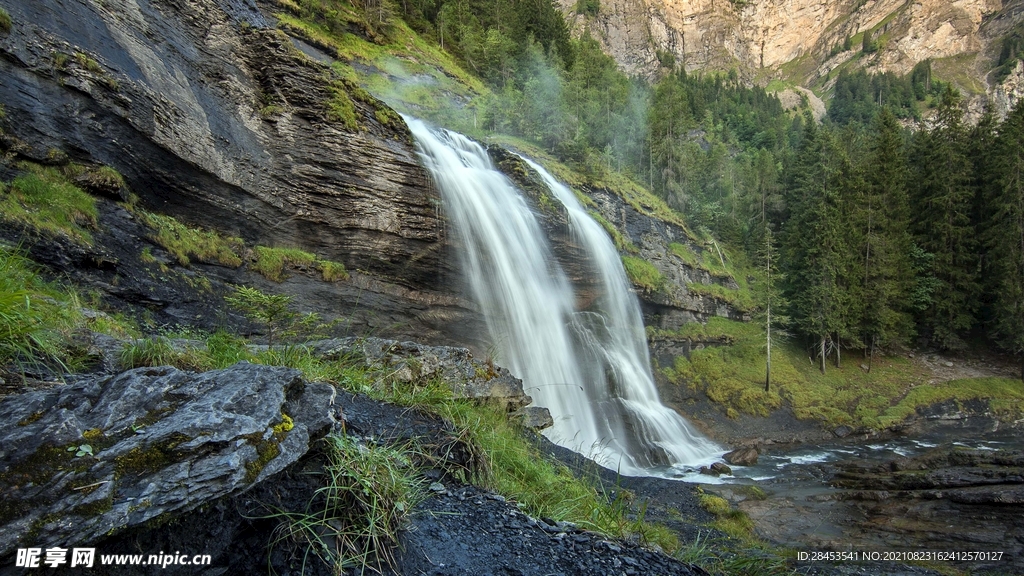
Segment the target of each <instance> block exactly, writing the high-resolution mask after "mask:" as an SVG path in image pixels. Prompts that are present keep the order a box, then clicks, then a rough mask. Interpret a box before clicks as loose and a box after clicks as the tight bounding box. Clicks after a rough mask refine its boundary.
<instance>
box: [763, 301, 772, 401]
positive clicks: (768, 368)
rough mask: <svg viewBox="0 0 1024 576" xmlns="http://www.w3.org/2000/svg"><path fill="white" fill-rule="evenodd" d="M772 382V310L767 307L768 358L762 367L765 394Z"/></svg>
mask: <svg viewBox="0 0 1024 576" xmlns="http://www.w3.org/2000/svg"><path fill="white" fill-rule="evenodd" d="M771 382H772V308H771V305H769V306H768V358H767V359H766V360H765V366H764V391H765V392H767V391H768V389H769V388H770V387H771Z"/></svg>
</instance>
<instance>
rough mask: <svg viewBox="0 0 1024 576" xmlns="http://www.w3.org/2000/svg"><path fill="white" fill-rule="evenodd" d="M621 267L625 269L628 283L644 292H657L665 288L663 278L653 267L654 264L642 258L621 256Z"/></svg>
mask: <svg viewBox="0 0 1024 576" xmlns="http://www.w3.org/2000/svg"><path fill="white" fill-rule="evenodd" d="M622 267H623V268H625V270H626V276H628V277H629V280H630V282H632V283H633V284H634V285H635V286H638V287H640V288H643V289H644V291H646V292H657V291H658V290H661V289H662V288H663V287H664V286H665V277H664V276H662V275H661V272H659V271H658V269H657V268H655V267H654V264H651V263H650V262H648V261H647V260H644V259H643V258H637V257H635V256H623V257H622Z"/></svg>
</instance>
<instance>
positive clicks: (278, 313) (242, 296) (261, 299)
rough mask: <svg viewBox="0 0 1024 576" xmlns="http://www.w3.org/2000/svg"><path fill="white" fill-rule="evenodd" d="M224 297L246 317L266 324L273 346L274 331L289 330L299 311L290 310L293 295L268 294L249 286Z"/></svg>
mask: <svg viewBox="0 0 1024 576" xmlns="http://www.w3.org/2000/svg"><path fill="white" fill-rule="evenodd" d="M224 299H225V300H226V301H227V303H228V304H230V305H231V307H234V308H236V310H238V311H240V312H241V313H242V314H244V315H245V316H246V318H248V319H250V320H252V321H254V322H257V323H259V324H262V325H264V326H266V328H267V339H268V340H269V344H270V345H271V346H272V345H273V336H274V333H278V332H282V331H285V330H287V329H288V328H289V327H290V326H291V325H292V324H293V323H294V322H295V321H296V318H297V317H298V313H295V312H292V311H291V310H289V305H290V304H291V302H292V297H291V296H286V295H284V294H267V293H265V292H260V291H259V290H257V289H255V288H250V287H249V286H240V287H238V288H237V289H236V290H234V294H231V295H228V296H225V297H224Z"/></svg>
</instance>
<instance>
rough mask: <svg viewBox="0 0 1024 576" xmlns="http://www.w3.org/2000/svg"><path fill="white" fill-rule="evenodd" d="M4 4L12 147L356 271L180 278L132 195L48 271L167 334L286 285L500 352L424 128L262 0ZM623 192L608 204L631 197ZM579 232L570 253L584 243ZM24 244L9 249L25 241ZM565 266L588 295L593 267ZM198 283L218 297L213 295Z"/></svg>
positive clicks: (640, 223) (697, 313) (299, 303)
mask: <svg viewBox="0 0 1024 576" xmlns="http://www.w3.org/2000/svg"><path fill="white" fill-rule="evenodd" d="M0 5H3V6H4V8H5V9H6V10H7V11H8V12H9V13H10V15H11V19H12V23H13V24H12V28H11V31H10V32H9V33H8V34H5V35H2V36H0V77H2V78H3V80H2V81H0V103H2V104H3V105H4V107H5V111H6V118H7V120H6V123H5V134H4V135H3V147H4V148H5V149H6V150H7V151H8V153H9V154H12V155H13V157H15V158H24V159H31V160H35V161H38V162H41V163H52V162H53V161H54V158H67V157H70V158H71V159H72V160H74V161H76V162H83V163H89V164H103V165H107V166H111V167H113V168H115V169H116V170H117V171H119V172H120V173H121V174H123V175H124V177H125V180H126V182H127V184H128V187H129V188H130V189H131V191H132V192H133V193H134V194H136V195H138V197H139V205H140V206H141V207H143V208H145V209H146V210H150V211H153V212H158V213H163V214H169V215H172V216H175V217H177V218H178V219H179V220H180V221H182V222H184V223H186V224H188V225H191V226H198V227H202V228H206V229H211V230H215V231H217V232H219V233H222V234H225V235H228V236H237V237H240V238H241V239H242V240H243V241H245V243H246V244H247V245H249V246H254V245H257V244H258V245H263V246H274V247H283V248H300V249H302V250H305V251H308V252H312V253H315V254H316V255H317V256H318V257H320V258H323V259H327V260H334V261H337V262H341V263H343V264H344V265H345V266H346V268H348V270H349V271H350V277H349V278H348V279H346V280H344V281H339V282H320V281H317V280H316V279H313V278H310V277H309V276H310V275H309V274H306V275H303V274H295V275H293V277H291V278H288V279H287V280H286V281H285V283H284V284H283V285H278V284H276V283H275V282H271V281H269V280H267V279H266V278H263V277H261V276H260V275H259V274H255V273H253V272H252V271H251V270H250V269H249V266H246V265H243V266H242V267H240V268H231V267H227V266H220V265H215V264H214V265H209V263H193V264H192V265H191V266H190V267H186V268H185V269H179V267H178V266H177V265H176V264H175V263H174V262H173V258H169V257H166V256H161V254H162V253H161V251H160V249H159V246H152V247H153V248H154V249H155V254H156V255H157V257H158V259H161V258H162V262H163V263H165V264H166V265H167V266H170V267H171V268H172V269H174V270H176V271H177V272H180V273H179V274H177V275H175V274H170V273H166V272H164V271H163V268H164V267H163V266H162V267H161V269H160V271H157V270H156V269H155V268H154V267H153V266H150V265H147V264H146V263H145V261H144V260H145V259H144V258H140V252H141V251H142V250H143V248H144V247H150V246H151V243H149V242H147V240H146V230H145V228H144V227H143V226H141V225H140V223H139V222H138V219H137V218H135V217H134V216H133V214H132V213H130V211H126V210H124V209H123V208H121V207H119V206H118V205H116V204H115V203H114V202H113V200H117V198H113V199H110V200H102V201H101V202H100V230H98V231H97V234H96V238H97V241H96V245H95V246H92V247H72V246H68V245H66V243H63V242H62V241H60V240H57V241H48V242H43V241H39V242H35V243H34V244H32V245H30V246H28V247H29V249H30V250H31V251H32V253H33V257H35V258H36V259H37V260H40V261H43V262H44V263H46V264H47V265H49V266H51V267H52V268H54V269H56V270H57V271H59V272H61V273H66V274H69V275H71V276H72V277H73V278H74V279H75V280H76V282H79V283H80V284H84V285H86V286H87V287H89V288H92V289H96V290H99V291H100V292H102V293H104V294H106V295H108V296H111V297H112V298H114V299H117V300H120V301H122V302H127V303H130V304H141V305H143V306H144V307H146V308H148V309H149V310H151V311H153V312H154V313H155V314H156V320H157V321H158V322H161V323H186V324H189V323H191V324H196V323H198V324H199V325H200V326H202V327H205V328H207V329H212V328H215V327H217V326H218V325H223V323H224V319H223V317H219V316H218V311H217V308H218V303H220V304H222V297H223V295H224V294H226V293H228V292H229V291H230V287H231V286H233V285H239V284H247V285H252V286H255V287H257V288H259V289H261V290H264V291H269V292H275V291H280V292H286V293H288V294H290V295H292V296H293V297H294V298H295V305H296V307H297V308H299V309H302V310H309V311H316V312H319V313H321V314H322V315H323V316H325V317H328V318H331V317H333V318H341V319H342V320H344V322H345V324H346V325H349V326H351V328H352V329H353V331H354V332H357V333H367V332H370V333H374V334H377V335H386V336H396V337H404V338H413V339H416V340H417V341H421V342H431V343H446V344H452V343H460V344H463V345H466V344H469V345H480V346H479V347H480V349H482V347H483V346H484V344H482V343H481V342H478V341H477V339H476V338H477V337H478V336H479V334H481V333H482V331H481V330H480V329H479V315H478V314H477V313H476V312H475V311H474V310H473V305H472V304H471V303H470V302H469V301H468V300H467V299H466V298H464V297H463V294H462V287H461V282H460V277H459V274H458V270H457V269H456V268H457V262H458V258H457V251H458V249H459V247H458V246H454V245H453V244H452V243H451V242H450V241H449V239H448V236H447V235H446V234H445V226H446V224H445V219H444V214H443V207H442V204H441V200H440V197H439V195H438V193H437V191H436V190H435V189H434V187H433V186H432V184H431V182H430V180H429V177H428V175H427V174H426V172H425V171H424V170H423V169H422V167H421V166H420V165H419V163H418V160H417V158H416V153H415V151H414V147H413V142H412V139H411V135H410V134H409V132H408V130H407V128H406V126H405V124H404V122H403V121H402V120H401V119H400V118H399V117H398V116H397V115H395V114H394V112H392V111H391V110H390V109H389V108H387V106H386V105H384V104H383V103H381V102H380V101H377V100H376V99H374V98H372V97H370V96H368V95H366V94H365V93H363V92H361V91H359V90H358V88H357V87H355V86H354V85H353V84H351V83H346V80H345V79H344V77H343V74H337V73H334V72H332V69H331V67H330V58H329V57H328V56H327V55H325V54H323V53H321V52H319V51H318V50H317V49H316V48H314V47H312V46H309V45H306V44H304V43H302V42H301V41H299V40H296V39H293V38H290V37H288V36H287V35H285V34H284V33H282V32H281V31H279V30H276V29H275V28H274V26H273V24H272V22H271V21H270V20H268V17H267V16H266V15H265V14H264V13H263V12H262V11H261V10H260V6H258V5H257V4H256V3H255V2H254V1H253V0H201V1H200V3H199V4H198V5H196V6H191V5H190V6H183V5H180V4H179V3H176V2H159V3H146V2H137V1H136V0H110V1H107V2H102V3H97V2H89V1H86V0H76V1H67V2H32V3H21V2H12V1H10V0H0ZM339 92H344V93H345V94H344V96H346V97H345V98H344V99H345V100H348V101H350V102H351V103H352V107H353V116H354V124H352V123H346V122H345V121H343V120H341V119H339V118H338V117H337V114H336V113H333V112H332V107H333V106H336V101H337V100H338V98H339V96H338V94H339ZM607 196H608V200H607V202H605V204H608V202H614V195H613V194H607ZM609 210H612V211H614V210H616V209H614V208H609ZM620 216H621V215H619V214H618V213H617V212H616V215H615V216H614V218H615V219H621V218H620ZM611 217H612V215H611V212H609V218H611ZM562 220H564V215H563V217H562ZM648 220H650V219H649V218H647V217H646V216H645V215H643V214H640V213H637V214H634V215H633V216H631V219H630V221H631V222H632V224H630V226H631V227H632V228H633V229H636V230H639V229H641V228H643V229H646V228H650V227H651V226H654V227H655V228H657V226H658V225H657V224H656V223H654V222H653V221H651V222H648ZM562 224H563V226H562V227H561V232H560V233H559V232H557V231H555V233H554V238H555V242H556V244H557V243H558V238H562V239H563V240H565V241H568V236H567V233H566V228H565V227H564V222H563V223H562ZM8 232H10V233H4V234H3V235H2V236H4V237H6V238H7V239H8V240H11V241H15V242H17V241H19V234H20V233H15V232H14V231H13V230H12V231H8ZM677 232H678V233H680V234H681V232H680V231H677ZM658 233H665V234H668V235H667V236H665V241H664V242H662V244H664V245H667V243H668V242H672V241H674V240H672V238H673V237H674V233H673V232H671V231H665V230H660V231H659V232H658ZM636 241H637V242H639V236H638V237H637V238H636ZM563 243H564V242H563ZM662 252H664V250H662ZM563 253H564V254H566V255H567V257H566V259H565V260H566V268H567V270H569V271H570V274H571V275H572V276H573V277H574V278H576V280H577V281H578V282H579V283H581V284H582V283H585V282H586V280H585V277H586V276H587V272H586V270H583V269H582V268H581V267H580V266H579V265H578V263H576V264H574V263H573V262H572V256H571V254H572V252H571V251H569V250H563ZM655 260H657V258H655ZM142 271H148V275H147V274H144V273H142ZM177 276H182V278H177ZM198 276H203V277H204V279H203V280H200V281H198V282H199V283H202V284H207V285H209V286H210V287H211V288H209V289H206V290H195V289H194V287H195V285H196V284H197V281H196V278H197V277H198ZM669 276H670V279H672V280H679V281H681V282H683V284H682V285H683V286H685V282H688V281H690V279H688V277H687V278H682V277H680V278H676V276H679V275H678V274H676V275H674V276H673V275H671V274H670V275H669ZM684 276H685V274H684ZM156 277H160V278H162V279H163V280H162V281H161V282H154V281H153V278H156ZM178 280H183V281H182V282H178ZM706 280H707V279H706ZM697 281H700V280H697ZM708 281H710V280H708ZM583 292H584V293H585V290H583ZM666 294H667V292H666ZM648 296H650V295H648ZM654 298H655V299H658V298H660V299H662V300H665V302H659V303H658V304H655V305H654V306H658V307H661V306H663V305H668V304H669V300H671V305H670V307H671V308H672V309H673V310H678V311H680V312H679V313H680V314H681V316H680V318H683V317H685V318H689V319H703V318H706V317H707V315H708V314H717V313H721V314H726V315H728V314H731V312H730V311H727V310H724V309H723V310H718V308H722V304H721V303H717V302H715V301H713V300H711V299H709V298H706V297H699V296H693V295H687V293H686V290H685V289H681V291H680V292H679V294H677V295H676V296H672V297H671V298H669V297H668V296H666V295H664V294H663V295H660V296H655V297H654ZM666 298H668V299H667V300H666ZM219 307H220V308H223V306H222V305H221V306H219ZM220 315H221V316H223V313H222V312H221V313H220Z"/></svg>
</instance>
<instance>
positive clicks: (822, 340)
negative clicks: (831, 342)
mask: <svg viewBox="0 0 1024 576" xmlns="http://www.w3.org/2000/svg"><path fill="white" fill-rule="evenodd" d="M821 373H822V374H824V373H825V337H824V336H822V337H821Z"/></svg>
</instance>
